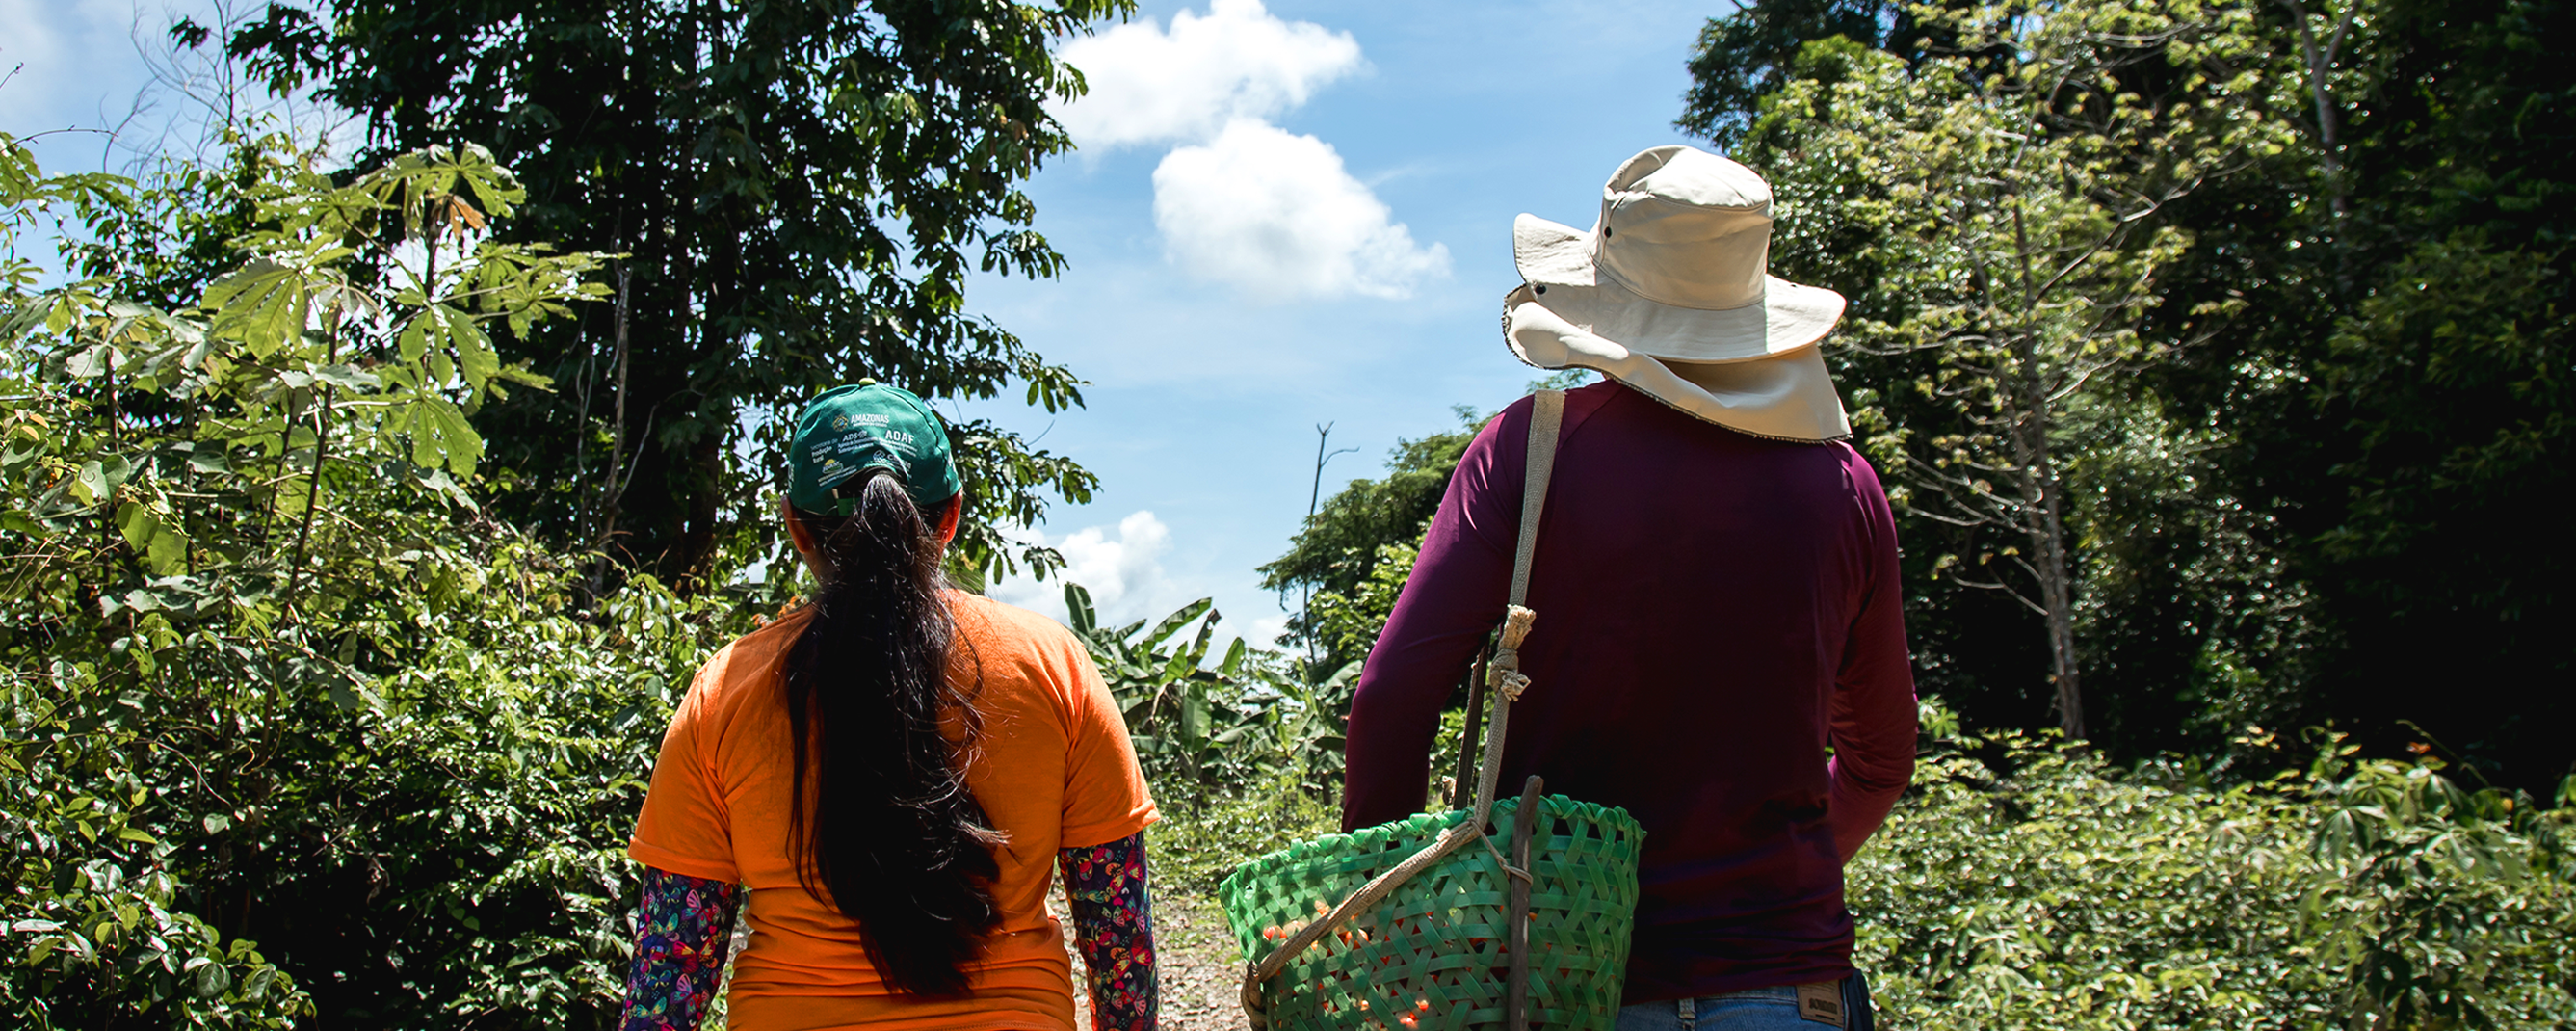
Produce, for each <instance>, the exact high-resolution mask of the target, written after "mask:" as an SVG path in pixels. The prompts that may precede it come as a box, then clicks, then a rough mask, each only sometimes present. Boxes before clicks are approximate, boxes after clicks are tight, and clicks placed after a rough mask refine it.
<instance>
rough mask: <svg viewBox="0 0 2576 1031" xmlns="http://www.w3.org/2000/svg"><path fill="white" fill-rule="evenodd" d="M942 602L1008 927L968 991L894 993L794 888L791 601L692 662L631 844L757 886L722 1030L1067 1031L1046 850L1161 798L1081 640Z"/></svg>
mask: <svg viewBox="0 0 2576 1031" xmlns="http://www.w3.org/2000/svg"><path fill="white" fill-rule="evenodd" d="M948 603H949V608H950V610H951V611H952V612H953V613H954V614H955V617H956V623H957V635H956V647H955V648H953V649H952V651H951V656H952V658H951V673H950V676H952V677H961V678H972V677H975V676H977V675H979V673H980V676H981V679H982V686H981V688H980V691H979V693H978V694H977V695H976V706H977V708H978V709H980V710H981V711H982V712H983V714H984V733H983V737H982V738H981V739H980V741H979V742H978V745H977V748H976V749H975V751H974V753H973V758H972V759H970V760H969V762H968V764H967V768H966V784H967V787H968V789H969V790H971V791H973V792H974V793H975V801H977V802H978V803H980V804H982V805H983V807H984V814H985V816H986V817H987V818H988V819H990V820H991V821H992V825H993V827H994V828H995V829H996V830H999V831H1001V832H1002V833H1004V834H1007V835H1009V836H1010V837H1009V841H1008V842H1007V843H1006V844H1004V845H1003V846H1002V847H1000V848H999V849H997V850H996V853H995V856H994V858H995V859H996V860H998V861H999V862H1000V864H1001V877H1000V878H999V879H998V880H996V881H995V882H994V884H993V899H994V902H995V903H997V904H998V905H999V906H1000V908H1001V911H1002V923H1001V926H1000V927H999V928H998V929H997V930H996V931H995V932H994V935H993V939H992V941H991V943H990V944H989V945H988V946H987V947H986V948H985V951H984V956H983V959H982V960H981V961H980V962H979V963H978V965H977V966H976V967H975V968H974V969H973V971H972V974H973V992H972V995H971V996H970V997H967V998H963V999H953V1000H939V1001H924V1000H920V999H914V998H904V997H899V996H894V995H891V994H889V993H888V991H887V990H886V987H885V985H884V983H883V982H881V981H880V980H879V979H878V978H877V975H876V972H875V969H874V968H873V967H872V966H870V964H869V963H868V957H867V953H866V952H865V951H864V950H863V949H862V948H861V946H860V944H859V926H858V924H856V923H855V922H852V921H851V920H850V919H849V918H848V917H845V916H843V915H842V914H841V912H840V911H839V910H837V909H834V908H832V907H831V905H829V904H828V903H827V902H825V901H824V900H822V899H820V898H818V897H816V896H815V895H814V894H812V893H810V892H808V891H806V890H805V889H804V888H803V887H802V886H801V885H799V884H798V883H797V881H796V868H795V866H794V865H792V863H791V861H790V859H789V856H788V852H787V815H788V814H787V793H788V790H789V787H788V786H789V784H790V780H789V769H788V766H789V763H790V762H791V756H792V755H793V751H792V750H791V748H790V747H789V746H790V744H791V743H792V740H793V739H792V738H791V737H790V736H789V734H788V723H787V705H786V700H785V692H784V688H783V687H782V686H781V685H780V683H779V674H778V670H779V666H780V664H781V663H782V662H784V661H785V660H786V657H787V649H788V647H789V646H790V645H793V644H794V643H795V641H796V636H797V634H798V633H799V632H800V631H802V630H803V629H804V627H805V624H806V622H807V621H808V620H809V619H811V618H812V616H811V613H812V610H811V609H810V608H809V609H800V610H798V611H795V612H791V613H789V614H787V615H786V616H785V617H783V618H781V619H779V620H778V621H777V622H775V623H772V624H770V625H769V626H767V627H765V628H763V629H761V630H760V631H759V632H757V633H754V634H751V635H750V636H747V637H744V638H742V639H741V640H738V641H735V642H734V643H732V644H731V645H728V646H726V647H725V649H724V650H723V651H721V652H717V653H716V656H715V658H714V659H712V660H710V661H708V663H707V665H706V668H705V669H702V670H700V671H699V672H698V678H697V680H696V681H695V682H694V683H692V684H690V685H689V694H688V697H687V698H685V699H683V700H682V701H681V702H680V709H679V711H678V712H676V713H674V714H672V716H671V729H670V731H669V733H667V734H666V735H664V736H663V738H662V754H661V758H660V759H659V760H658V761H656V762H655V763H654V764H653V787H652V790H651V792H650V793H648V794H647V795H645V797H644V812H643V815H642V816H640V817H638V818H637V820H636V822H635V837H634V840H633V841H632V842H630V843H629V844H628V845H627V849H626V854H627V855H630V856H633V857H634V858H635V861H636V862H639V863H643V864H645V865H647V866H652V867H656V868H658V869H662V870H667V871H670V872H672V873H677V874H686V875H688V876H691V877H700V878H705V879H707V880H714V881H726V882H733V883H740V884H745V885H749V886H750V888H751V905H750V908H749V917H750V921H751V932H752V933H751V944H750V946H749V947H748V948H746V949H744V950H743V952H742V954H741V955H739V956H737V957H735V958H734V969H733V989H732V994H731V996H730V1009H729V1012H730V1017H729V1026H731V1027H734V1028H737V1029H741V1031H808V1029H821V1028H859V1027H865V1028H904V1029H922V1031H984V1029H993V1031H1005V1029H1008V1031H1073V1027H1074V1022H1073V969H1072V963H1071V960H1070V959H1069V958H1068V957H1067V956H1066V954H1065V948H1064V934H1063V930H1062V928H1061V927H1059V926H1058V925H1057V923H1056V919H1055V917H1054V915H1053V914H1051V913H1049V912H1047V904H1046V895H1047V886H1048V883H1049V879H1050V878H1051V877H1052V876H1053V875H1054V870H1055V854H1056V850H1057V849H1059V848H1079V847H1083V846H1089V845H1100V844H1106V843H1108V842H1112V841H1117V840H1120V839H1122V838H1125V837H1127V836H1129V835H1131V834H1134V833H1136V832H1137V831H1140V830H1143V829H1144V828H1145V825H1146V824H1149V823H1152V822H1153V821H1154V820H1155V819H1156V814H1155V812H1154V802H1153V799H1152V798H1150V797H1148V796H1147V794H1146V791H1145V777H1144V774H1143V773H1142V772H1141V771H1139V770H1138V769H1137V768H1136V753H1135V749H1134V746H1133V745H1132V744H1130V743H1129V742H1128V740H1127V723H1126V720H1125V719H1124V718H1123V717H1122V716H1120V715H1119V712H1118V706H1117V705H1116V703H1114V702H1113V701H1111V700H1110V696H1109V689H1108V687H1107V686H1105V685H1103V684H1102V683H1101V681H1100V672H1099V670H1098V669H1096V668H1094V667H1093V666H1092V664H1091V657H1090V655H1089V654H1087V653H1086V652H1084V650H1083V647H1082V642H1080V641H1079V640H1076V639H1075V638H1074V636H1073V635H1072V634H1071V633H1070V632H1068V631H1066V630H1065V629H1064V628H1063V627H1062V626H1059V625H1057V624H1056V623H1055V622H1054V621H1053V620H1050V619H1047V618H1046V617H1044V616H1040V615H1037V614H1036V613H1033V612H1028V611H1025V610H1022V609H1016V608H1012V607H1010V606H1008V605H1004V604H1002V603H1000V602H996V601H992V600H990V599H987V598H982V597H977V596H975V595H971V594H965V593H961V592H953V591H952V592H950V593H949V595H948ZM978 667H980V669H979V668H978ZM967 682H970V683H971V682H972V681H971V680H969V681H967ZM809 790H810V788H809Z"/></svg>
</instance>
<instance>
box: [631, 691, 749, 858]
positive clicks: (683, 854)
mask: <svg viewBox="0 0 2576 1031" xmlns="http://www.w3.org/2000/svg"><path fill="white" fill-rule="evenodd" d="M725 658H726V656H722V655H720V656H718V657H717V659H716V660H715V661H714V662H710V663H708V666H707V669H706V670H704V671H701V672H700V673H699V674H698V679H697V682H696V683H694V684H691V685H690V686H689V694H688V697H686V698H683V699H681V700H680V708H679V711H677V712H674V713H672V714H671V727H670V729H669V730H667V731H665V732H663V734H662V752H661V755H660V757H659V758H656V759H655V760H654V761H653V786H652V787H651V788H650V789H648V790H646V791H645V793H644V812H643V813H642V814H641V815H639V816H637V817H636V818H635V836H634V837H633V838H631V839H629V840H628V841H627V843H626V854H627V855H628V856H629V857H632V858H633V859H634V860H635V861H636V862H638V863H642V864H644V865H646V866H649V867H652V868H654V869H657V870H667V871H670V872H672V873H676V874H685V875H688V876H690V877H697V878H702V879H705V880H710V881H723V882H725V883H727V884H732V883H736V882H739V881H740V880H741V879H742V874H741V871H740V870H738V869H736V868H735V865H734V861H733V834H732V825H731V821H730V820H729V819H727V816H726V813H725V805H724V793H723V792H722V791H721V790H720V789H719V787H718V785H717V784H716V780H715V767H714V765H713V764H711V763H709V762H708V761H707V757H708V755H709V754H711V753H712V751H713V749H714V747H715V741H713V740H712V736H713V734H714V732H715V728H713V727H710V726H709V725H708V720H707V705H706V704H705V703H706V697H707V694H708V692H709V690H710V689H711V687H712V686H713V685H714V684H717V683H721V682H722V677H721V666H722V664H723V662H724V659H725Z"/></svg>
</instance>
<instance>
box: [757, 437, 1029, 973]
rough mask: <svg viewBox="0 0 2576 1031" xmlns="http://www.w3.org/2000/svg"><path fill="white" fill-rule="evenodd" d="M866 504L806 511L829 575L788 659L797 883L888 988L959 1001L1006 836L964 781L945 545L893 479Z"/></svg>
mask: <svg viewBox="0 0 2576 1031" xmlns="http://www.w3.org/2000/svg"><path fill="white" fill-rule="evenodd" d="M843 489H844V490H845V491H847V490H848V489H849V488H843ZM857 493H858V495H859V507H858V511H857V513H856V514H853V515H850V516H848V517H846V518H837V519H836V518H833V517H830V516H822V515H816V514H814V513H811V512H805V511H802V510H799V511H797V513H796V519H797V520H798V521H800V522H802V523H804V524H805V526H806V527H807V528H808V529H810V530H813V531H814V533H815V536H816V538H817V539H818V546H819V550H820V551H821V552H822V556H823V558H824V559H825V561H826V563H827V564H828V566H829V569H828V570H827V571H826V573H825V575H824V577H823V580H824V583H823V588H822V590H821V591H819V592H817V593H816V594H815V597H814V617H813V620H812V621H811V622H809V623H807V624H805V629H804V631H803V633H801V634H799V635H798V636H797V638H796V643H795V644H794V645H793V646H791V647H789V648H788V650H787V664H786V678H785V679H786V689H787V714H788V721H789V727H790V732H791V734H792V735H793V737H794V738H795V742H796V746H795V763H796V766H795V776H794V778H793V780H792V782H791V783H792V788H791V790H792V791H793V792H794V794H792V795H791V796H790V798H791V802H790V803H789V810H788V842H789V851H790V854H792V855H794V856H796V857H797V858H798V860H799V862H798V863H797V872H796V876H797V880H798V882H799V883H801V884H803V885H804V886H805V889H806V890H807V891H811V892H814V893H815V894H816V895H817V896H821V897H825V898H828V899H829V900H830V901H831V903H832V905H833V906H834V907H835V908H837V909H839V910H840V911H841V912H842V914H843V915H846V916H848V917H849V918H850V919H852V920H855V921H857V922H858V924H859V939H860V943H861V945H862V946H864V947H865V948H866V949H867V954H868V961H869V962H870V963H872V964H874V965H875V966H876V968H877V973H878V974H879V976H881V977H883V978H884V979H885V983H886V985H887V987H889V988H892V989H894V990H895V991H896V992H899V993H905V994H911V995H959V994H963V993H964V992H965V991H966V985H967V978H966V972H965V970H964V967H965V965H966V964H967V963H969V962H972V961H973V960H974V959H975V957H976V956H977V955H978V954H979V953H981V952H982V951H983V947H984V939H985V938H986V936H987V935H988V934H990V932H991V931H992V930H993V929H994V928H995V927H997V926H999V925H1000V924H1001V920H1002V914H1001V910H1000V908H999V907H997V906H996V905H994V903H993V888H992V885H993V879H994V878H995V877H997V876H999V875H1000V873H1001V867H1000V865H999V864H998V863H997V862H996V861H995V860H994V858H993V851H992V850H993V847H994V846H996V845H998V844H1000V843H1001V841H1002V835H1001V834H1000V833H998V832H996V831H994V830H993V828H992V827H991V826H990V824H989V823H988V822H987V821H986V819H985V816H984V809H983V807H982V806H981V805H978V804H976V802H975V796H974V794H973V793H971V792H969V791H967V790H966V778H965V772H964V764H965V759H966V757H967V755H968V754H969V752H970V751H971V749H972V748H973V747H974V744H975V738H976V736H977V735H978V733H979V732H980V731H981V729H982V725H981V722H982V721H981V720H980V718H979V716H978V714H977V713H976V711H975V707H974V692H973V690H972V689H971V688H970V687H967V686H962V685H958V684H954V683H951V682H950V680H949V676H948V669H949V650H950V648H951V646H952V643H953V642H954V640H955V637H956V634H955V626H954V624H953V623H952V622H951V620H950V616H949V612H948V605H947V602H946V601H945V600H943V598H942V597H941V591H942V590H943V589H944V588H945V587H946V585H947V580H946V578H945V576H944V575H943V574H942V573H941V572H940V565H939V560H940V542H939V540H938V538H936V537H934V536H933V535H932V533H931V529H930V527H929V525H928V524H927V523H925V522H924V521H923V519H922V513H921V510H920V509H919V508H917V507H915V506H914V505H913V502H912V499H911V498H910V497H909V496H907V495H906V494H905V493H904V489H903V484H902V483H901V482H899V481H897V480H896V479H895V478H894V477H893V476H891V475H889V474H887V473H884V472H882V471H879V472H876V473H873V474H871V475H870V476H869V478H868V479H867V481H866V482H865V484H864V485H863V486H860V487H858V490H857ZM845 496H846V495H845ZM943 725H944V726H945V727H946V728H947V730H945V731H943ZM960 727H962V728H963V729H964V731H965V734H964V735H963V736H962V739H954V738H951V737H950V736H949V734H950V733H952V732H954V731H955V730H956V729H958V728H960ZM809 772H810V773H811V774H812V776H813V778H814V794H813V811H812V812H810V813H809V812H807V811H806V808H805V806H806V787H805V778H806V776H807V774H808V773H809Z"/></svg>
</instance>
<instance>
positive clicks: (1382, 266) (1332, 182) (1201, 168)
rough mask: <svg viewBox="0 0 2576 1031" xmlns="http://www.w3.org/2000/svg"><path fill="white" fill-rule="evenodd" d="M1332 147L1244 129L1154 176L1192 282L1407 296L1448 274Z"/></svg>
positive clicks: (1263, 292)
mask: <svg viewBox="0 0 2576 1031" xmlns="http://www.w3.org/2000/svg"><path fill="white" fill-rule="evenodd" d="M1390 215H1391V213H1390V212H1389V211H1388V210H1387V207H1386V204H1385V203H1384V202H1381V201H1379V200H1378V199H1377V195H1376V194H1374V193H1371V192H1369V188H1368V187H1367V186H1366V185H1364V184H1362V183H1361V182H1360V181H1359V180H1358V179H1354V178H1352V177H1351V174H1350V172H1349V171H1348V170H1346V169H1344V168H1343V167H1342V156H1341V155H1340V154H1339V153H1337V152H1335V151H1334V150H1333V148H1332V145H1330V144H1327V143H1325V142H1324V141H1322V140H1319V139H1316V138H1315V137H1312V136H1300V135H1295V134H1292V133H1289V132H1288V131H1287V130H1284V129H1281V128H1279V127H1277V126H1274V125H1271V124H1269V123H1267V122H1262V121H1258V120H1254V119H1238V120H1236V121H1233V122H1230V123H1228V124H1227V125H1226V127H1225V130H1224V131H1223V132H1220V133H1218V134H1217V136H1216V138H1215V139H1213V140H1210V141H1208V142H1207V143H1206V144H1204V145H1199V146H1189V147H1180V148H1177V149H1175V150H1173V151H1172V152H1171V153H1170V154H1168V155H1165V156H1164V158H1163V163H1162V164H1161V165H1159V166H1157V167H1156V168H1155V169H1154V225H1155V227H1156V228H1159V229H1161V230H1162V232H1163V246H1164V250H1165V253H1166V254H1167V255H1168V256H1169V257H1170V258H1171V260H1172V262H1173V263H1174V264H1176V265H1179V266H1180V267H1181V268H1182V269H1184V270H1186V271H1188V272H1189V273H1190V274H1192V275H1195V276H1198V277H1200V278H1204V279H1212V280H1216V281H1219V282H1224V283H1231V284H1233V285H1235V286H1237V287H1240V288H1242V289H1243V290H1244V291H1245V292H1246V293H1249V294H1252V295H1254V296H1256V297H1262V298H1266V299H1273V300H1276V299H1284V298H1289V297H1299V296H1317V297H1330V296H1335V295H1339V294H1345V293H1357V294H1366V295H1369V296H1372V297H1387V298H1403V297H1409V296H1411V295H1412V293H1413V286H1414V284H1415V283H1417V282H1420V281H1421V280H1423V279H1425V278H1428V277H1434V276H1444V275H1447V274H1448V272H1449V248H1448V247H1446V246H1443V245H1441V244H1437V243H1435V244H1432V245H1431V246H1430V247H1428V248H1425V247H1421V246H1418V245H1416V244H1415V243H1414V242H1413V234H1412V233H1411V232H1410V231H1408V230H1407V229H1406V228H1405V227H1404V225H1403V223H1400V222H1393V221H1391V220H1390Z"/></svg>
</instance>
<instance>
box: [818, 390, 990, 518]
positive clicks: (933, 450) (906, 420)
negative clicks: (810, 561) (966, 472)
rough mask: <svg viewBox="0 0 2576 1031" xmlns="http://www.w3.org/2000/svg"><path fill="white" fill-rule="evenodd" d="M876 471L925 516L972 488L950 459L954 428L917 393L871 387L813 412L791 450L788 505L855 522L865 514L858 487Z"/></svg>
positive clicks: (832, 394)
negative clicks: (888, 476)
mask: <svg viewBox="0 0 2576 1031" xmlns="http://www.w3.org/2000/svg"><path fill="white" fill-rule="evenodd" d="M870 469H884V470H887V471H889V472H892V473H894V476H895V479H897V480H900V481H902V482H903V487H904V491H905V492H906V493H908V494H911V495H912V503H913V504H915V505H919V506H921V510H922V511H923V512H925V513H927V512H929V511H930V510H931V508H932V507H933V506H935V505H938V504H940V503H941V502H944V501H947V500H948V499H950V498H953V497H956V496H957V492H958V490H960V489H962V488H963V487H964V486H965V484H964V483H963V482H962V481H960V480H959V479H958V478H957V464H956V463H955V462H953V461H951V460H950V458H949V453H948V430H947V428H946V427H944V426H942V425H940V422H939V416H938V415H936V414H934V413H933V412H931V410H930V406H929V405H926V404H923V403H922V401H921V399H920V398H918V397H915V396H913V393H912V392H911V391H909V390H905V389H903V388H901V387H889V386H887V385H885V384H883V383H879V382H877V381H875V380H864V379H863V380H860V381H858V382H856V383H852V384H849V385H847V386H839V387H833V388H832V389H830V390H828V391H825V392H824V393H823V396H821V397H818V398H815V399H814V401H813V403H811V404H808V405H806V406H805V411H804V412H803V413H802V414H799V415H798V416H797V417H796V435H795V437H794V438H792V439H790V440H789V441H788V444H787V502H788V504H791V505H794V506H796V507H797V508H798V509H800V510H803V511H806V512H812V513H814V514H816V515H829V516H848V515H850V514H851V513H853V512H856V511H858V510H859V496H858V491H857V487H858V486H859V485H860V484H864V483H866V482H867V481H866V480H865V479H864V478H862V476H861V474H863V473H865V472H867V471H868V470H870ZM844 486H847V487H850V488H851V490H850V491H849V493H848V494H847V495H846V496H845V495H844V494H842V493H841V488H842V487H844Z"/></svg>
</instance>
